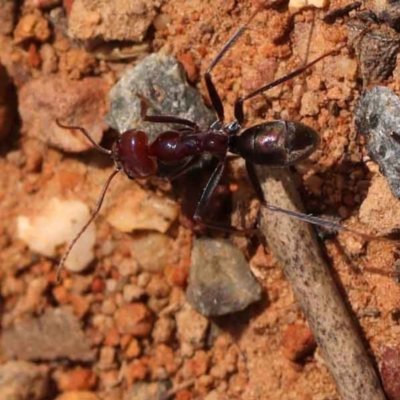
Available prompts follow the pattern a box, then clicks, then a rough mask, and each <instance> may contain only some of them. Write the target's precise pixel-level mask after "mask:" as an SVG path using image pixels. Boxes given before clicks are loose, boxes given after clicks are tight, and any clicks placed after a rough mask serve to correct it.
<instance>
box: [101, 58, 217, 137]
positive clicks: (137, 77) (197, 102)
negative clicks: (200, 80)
mask: <svg viewBox="0 0 400 400" xmlns="http://www.w3.org/2000/svg"><path fill="white" fill-rule="evenodd" d="M137 94H140V95H142V96H144V97H145V98H146V99H147V100H148V101H149V102H150V104H151V105H152V108H151V109H149V111H148V114H150V115H160V114H164V115H167V114H169V115H177V116H178V115H179V116H180V117H182V118H186V119H190V120H192V121H195V122H196V123H197V124H199V125H200V126H204V127H208V126H209V125H210V124H211V123H213V122H214V121H215V119H216V117H215V115H214V113H213V112H212V111H211V110H210V109H208V108H207V107H206V106H205V105H204V103H203V100H202V98H201V95H200V93H199V92H198V91H197V90H196V89H195V88H193V87H191V86H189V85H188V84H187V82H186V79H185V73H184V70H183V68H182V67H181V65H180V64H179V63H178V62H177V61H176V60H175V58H173V57H171V56H168V55H164V54H157V53H156V54H151V55H150V56H148V57H146V58H145V59H144V60H143V61H142V62H141V63H139V64H138V65H137V66H136V67H135V68H133V69H131V70H130V71H127V72H126V73H125V75H124V76H123V77H122V78H121V79H120V81H119V82H118V83H117V84H116V85H115V86H114V87H113V88H112V89H111V92H110V100H111V111H110V113H109V115H108V117H107V122H108V123H109V124H110V125H111V126H112V127H113V128H114V129H116V130H117V131H118V132H124V131H126V130H128V129H132V128H139V129H143V130H144V131H145V132H147V133H148V135H149V137H150V139H151V140H153V139H154V138H155V136H156V135H157V134H158V133H160V132H162V131H164V130H167V129H171V126H170V125H166V124H155V123H153V122H151V123H149V122H143V121H142V120H141V116H140V109H141V107H140V99H139V98H138V96H137Z"/></svg>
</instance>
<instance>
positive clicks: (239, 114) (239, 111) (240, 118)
mask: <svg viewBox="0 0 400 400" xmlns="http://www.w3.org/2000/svg"><path fill="white" fill-rule="evenodd" d="M345 46H346V45H345V44H344V45H342V46H340V47H339V48H337V49H335V50H331V51H328V52H327V53H325V54H323V55H322V56H320V57H318V58H316V59H315V60H313V61H311V62H309V63H308V64H306V65H304V66H302V67H300V68H298V69H295V70H294V71H292V72H289V73H288V74H286V75H284V76H282V77H280V78H278V79H276V80H274V81H273V82H270V83H268V84H267V85H265V86H262V87H261V88H259V89H257V90H255V91H254V92H251V93H249V94H247V95H246V96H243V97H239V98H238V99H237V100H236V102H235V106H234V115H235V118H236V121H237V122H238V123H239V125H243V123H244V112H243V102H244V101H246V100H249V99H251V98H253V97H255V96H258V95H259V94H261V93H263V92H266V91H267V90H269V89H272V88H274V87H275V86H279V85H281V84H282V83H284V82H286V81H288V80H290V79H293V78H295V77H296V76H298V75H301V74H302V73H304V72H305V71H306V70H307V69H309V68H310V67H312V66H313V65H314V64H316V63H317V62H319V61H321V60H323V59H324V58H325V57H328V56H330V55H332V54H335V53H337V52H338V51H340V50H341V49H342V48H344V47H345Z"/></svg>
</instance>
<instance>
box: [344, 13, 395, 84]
mask: <svg viewBox="0 0 400 400" xmlns="http://www.w3.org/2000/svg"><path fill="white" fill-rule="evenodd" d="M366 28H367V26H366V24H365V23H364V22H361V21H360V20H353V21H351V22H350V23H349V37H350V40H352V39H355V40H354V47H355V50H356V54H357V58H358V60H359V63H360V68H361V73H362V77H363V83H364V85H368V84H370V83H372V82H382V81H384V80H385V79H387V78H388V77H389V76H390V75H391V73H392V71H393V69H394V68H395V66H396V58H397V54H398V53H399V51H400V40H399V38H398V34H397V33H396V32H395V31H394V30H393V29H391V28H389V27H388V26H385V24H382V25H380V26H379V27H378V28H377V27H373V28H372V27H369V29H368V30H367V31H365V32H363V31H364V30H365V29H366ZM362 32H363V33H362ZM359 35H361V36H359ZM357 37H358V39H357Z"/></svg>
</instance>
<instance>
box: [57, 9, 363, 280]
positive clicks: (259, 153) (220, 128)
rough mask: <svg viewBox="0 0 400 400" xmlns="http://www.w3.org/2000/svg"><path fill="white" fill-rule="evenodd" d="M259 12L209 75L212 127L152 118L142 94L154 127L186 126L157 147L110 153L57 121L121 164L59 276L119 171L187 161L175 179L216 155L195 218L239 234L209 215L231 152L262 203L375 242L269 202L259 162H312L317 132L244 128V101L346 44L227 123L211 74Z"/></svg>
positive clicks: (279, 126)
mask: <svg viewBox="0 0 400 400" xmlns="http://www.w3.org/2000/svg"><path fill="white" fill-rule="evenodd" d="M257 13H258V10H256V11H255V12H254V13H253V14H252V15H251V17H250V18H249V20H248V21H247V22H246V23H245V24H244V25H242V26H241V27H240V28H239V29H238V30H237V31H236V32H235V33H234V34H233V36H232V37H231V38H230V39H229V40H228V41H227V42H226V43H225V45H224V46H223V47H222V49H221V50H220V52H219V53H218V54H217V55H216V57H215V58H214V59H213V61H212V62H211V65H210V66H209V67H208V69H207V70H206V72H205V74H204V80H205V83H206V88H207V91H208V94H209V97H210V100H211V105H212V108H213V109H214V110H215V112H216V114H217V120H216V121H215V122H214V123H213V124H212V125H211V126H210V127H208V128H201V127H200V126H199V125H197V124H196V122H194V121H191V120H188V119H184V118H180V117H176V116H172V115H147V103H146V100H145V99H144V98H142V97H141V96H140V95H139V97H140V99H141V116H142V119H143V121H147V122H152V123H173V124H176V125H180V126H181V128H180V129H177V130H169V131H165V132H162V133H161V134H159V135H158V137H157V138H156V139H155V140H154V141H153V142H152V143H149V139H148V137H147V135H146V133H145V132H144V131H141V130H137V129H132V130H128V131H126V132H123V133H122V134H121V135H120V136H119V137H118V139H117V140H116V141H115V142H114V144H113V146H112V148H111V150H109V149H106V148H104V147H102V146H100V145H98V144H97V143H96V142H95V141H94V140H93V138H92V137H91V136H90V134H89V133H88V132H87V131H86V130H85V129H84V128H82V127H79V126H68V125H64V124H62V123H61V122H60V121H59V120H56V123H57V125H58V126H60V127H61V128H65V129H75V130H78V131H80V132H81V133H82V134H83V135H85V136H86V137H87V139H88V140H90V141H91V143H92V144H93V146H94V147H95V148H96V149H97V150H99V151H100V152H102V153H105V154H107V155H109V156H110V157H111V158H112V159H113V160H114V163H115V170H114V171H113V172H112V174H111V175H110V176H109V177H108V179H107V181H106V183H105V185H104V187H103V189H102V191H101V194H100V197H99V200H98V201H97V204H96V207H95V209H94V210H93V212H92V215H91V217H90V219H89V220H88V221H87V223H86V224H85V225H84V226H83V228H82V229H81V230H80V231H79V233H78V234H77V235H76V237H75V238H74V239H73V241H72V242H71V244H70V245H69V246H68V248H67V250H66V252H65V253H64V255H63V257H62V259H61V261H60V264H59V267H58V270H57V277H59V276H60V272H61V269H62V267H63V265H64V263H65V260H66V259H67V257H68V255H69V253H70V251H71V250H72V248H73V246H74V245H75V243H76V242H77V240H78V239H79V237H80V236H81V235H82V233H83V232H84V231H85V230H86V228H87V227H88V226H89V225H90V223H91V222H92V221H93V220H94V218H95V217H96V215H97V214H98V213H99V211H100V208H101V205H102V203H103V200H104V196H105V193H106V191H107V189H108V187H109V185H110V183H111V181H112V179H113V178H114V177H115V176H116V175H117V173H118V172H120V171H124V172H125V174H126V175H127V176H128V178H130V179H137V178H146V177H148V176H150V175H156V174H157V173H158V163H159V162H160V163H182V162H183V165H181V164H180V166H179V167H177V169H176V170H175V171H174V172H173V174H171V175H170V176H167V178H169V179H170V180H172V179H174V178H176V177H177V176H180V175H181V174H184V173H185V172H186V171H188V170H189V169H190V168H191V167H192V166H193V165H194V164H195V163H196V162H197V161H198V159H199V158H200V157H201V156H202V155H204V154H205V153H209V154H211V155H212V156H214V157H216V158H217V159H218V160H219V162H218V164H217V166H216V168H215V170H214V172H213V173H212V175H211V177H210V178H209V181H208V182H207V184H206V187H205V188H204V190H203V193H202V195H201V197H200V200H199V202H198V204H197V208H196V211H195V213H194V216H193V219H194V220H195V221H196V222H199V223H201V224H203V225H205V226H208V227H211V228H214V229H220V230H225V231H228V232H237V231H238V229H236V228H234V227H233V226H230V225H224V226H223V225H220V224H217V223H215V222H212V221H208V220H206V213H205V211H206V208H207V204H208V201H209V199H210V198H211V196H212V194H213V192H214V190H215V188H216V187H217V185H218V183H219V181H220V179H221V177H222V175H223V173H224V169H225V166H226V162H227V153H228V152H231V153H233V154H236V155H239V156H240V157H242V158H244V159H245V163H246V169H247V173H248V175H249V178H250V181H251V183H252V185H253V187H254V189H255V191H256V194H257V196H258V197H259V198H260V200H261V201H262V204H263V205H264V206H265V207H267V208H268V209H270V210H272V211H275V212H281V213H284V214H287V215H290V216H292V217H294V218H298V219H300V220H303V221H306V222H309V223H312V224H316V225H321V226H325V227H327V228H330V229H335V230H346V231H350V232H353V233H355V234H358V235H361V236H364V237H367V238H370V235H365V234H362V233H359V232H355V231H352V230H351V229H349V228H346V227H344V226H342V225H340V224H335V223H332V222H330V221H327V220H325V219H322V218H318V217H315V216H312V215H305V214H301V213H297V212H294V211H289V210H285V209H282V208H280V207H275V206H273V205H270V204H267V203H266V201H265V200H264V197H263V194H262V191H261V187H260V184H259V182H258V179H257V176H256V172H255V169H254V166H253V164H262V165H268V166H271V167H286V166H290V165H293V164H295V163H297V162H298V161H300V160H302V159H305V158H307V157H308V156H309V155H310V154H311V153H313V152H314V150H315V149H316V147H317V145H318V143H319V135H318V133H317V132H315V131H314V130H313V129H311V128H310V127H308V126H306V125H304V124H302V123H300V122H293V121H283V120H276V121H269V122H264V123H262V124H259V125H254V126H251V127H249V128H246V129H244V130H242V126H243V125H244V122H245V118H244V111H243V103H244V102H245V101H246V100H249V99H251V98H253V97H255V96H258V95H259V94H261V93H263V92H266V91H267V90H269V89H272V88H273V87H276V86H278V85H280V84H282V83H284V82H286V81H288V80H290V79H293V78H294V77H296V76H298V75H300V74H302V73H304V72H305V71H306V70H307V69H308V68H310V67H311V66H313V65H314V64H316V63H317V62H319V61H321V60H322V59H323V58H325V57H327V56H329V55H332V54H334V53H336V52H337V51H339V50H340V49H341V48H342V47H344V46H341V47H339V48H338V49H336V50H332V51H330V52H328V53H325V54H323V55H322V56H320V57H318V58H316V59H315V60H313V61H311V62H310V63H308V64H306V65H304V66H303V67H301V68H298V69H296V70H294V71H292V72H290V73H289V74H287V75H285V76H283V77H281V78H279V79H276V80H275V81H273V82H271V83H269V84H267V85H265V86H263V87H261V88H259V89H257V90H255V91H253V92H251V93H249V94H247V95H245V96H243V97H239V98H238V99H237V100H236V102H235V105H234V117H235V120H234V121H233V122H229V123H227V124H226V123H225V116H224V106H223V104H222V101H221V98H220V96H219V95H218V92H217V90H216V88H215V86H214V83H213V81H212V77H211V72H212V71H213V69H214V68H215V67H216V65H217V64H218V63H219V62H220V61H221V59H222V57H223V56H224V55H225V54H226V53H227V51H228V50H229V49H230V48H231V47H232V46H233V45H234V44H235V42H236V41H237V40H238V39H239V38H240V36H241V35H242V34H243V32H244V31H245V30H246V28H247V26H248V25H249V23H250V22H251V21H252V19H253V18H254V17H255V15H256V14H257ZM242 232H247V231H242Z"/></svg>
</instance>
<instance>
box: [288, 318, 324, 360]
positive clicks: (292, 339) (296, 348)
mask: <svg viewBox="0 0 400 400" xmlns="http://www.w3.org/2000/svg"><path fill="white" fill-rule="evenodd" d="M282 347H283V354H284V355H285V357H286V358H288V359H289V360H290V361H294V362H299V361H301V360H302V359H303V358H304V357H306V356H308V355H310V354H311V353H312V352H313V351H314V350H315V348H316V347H317V344H316V343H315V340H314V336H313V334H312V332H311V331H310V329H309V328H308V327H307V326H304V325H299V324H292V325H289V326H288V327H287V328H286V331H285V333H284V334H283V339H282Z"/></svg>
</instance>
